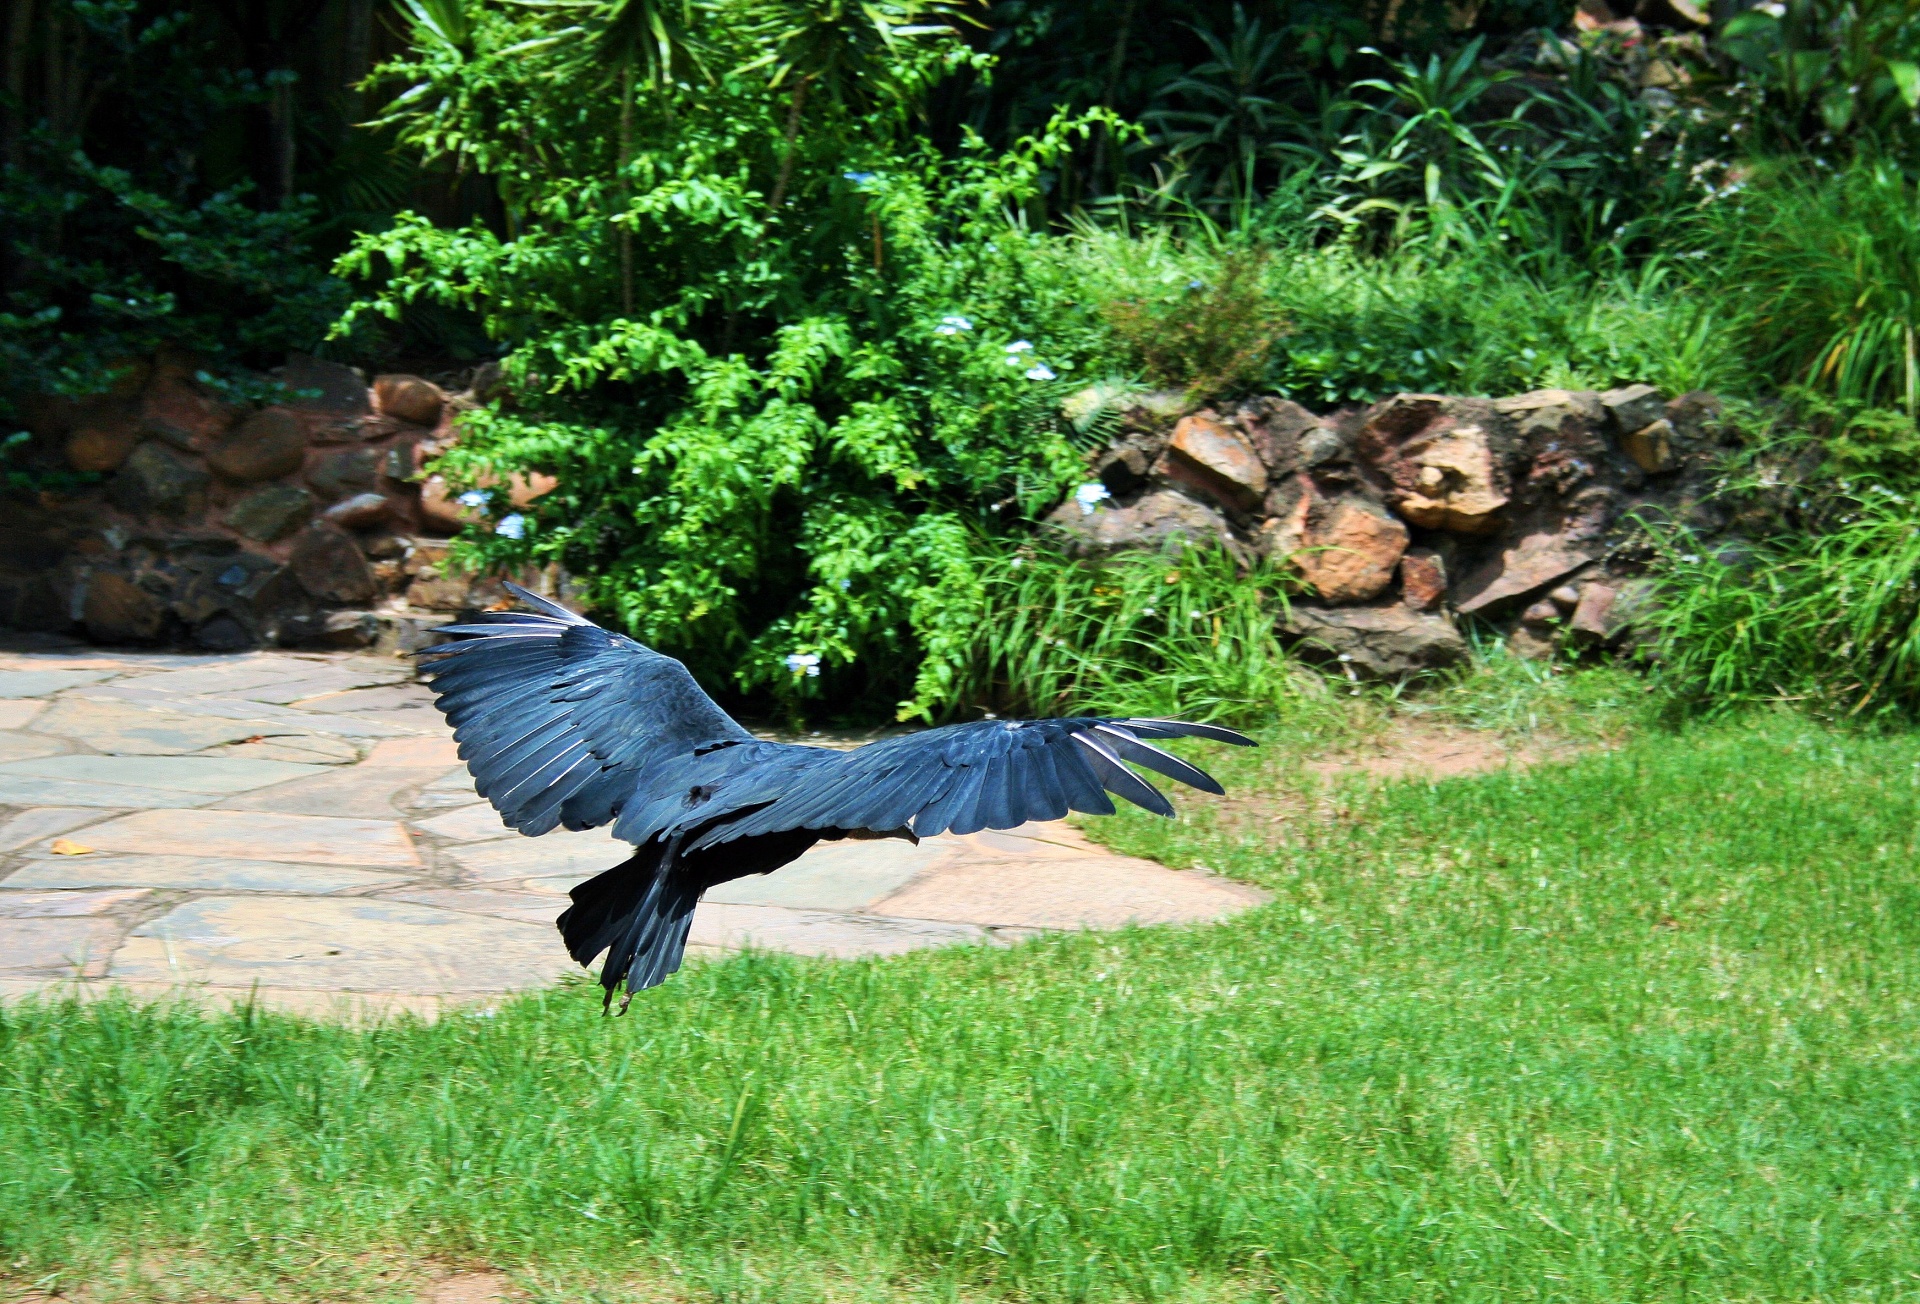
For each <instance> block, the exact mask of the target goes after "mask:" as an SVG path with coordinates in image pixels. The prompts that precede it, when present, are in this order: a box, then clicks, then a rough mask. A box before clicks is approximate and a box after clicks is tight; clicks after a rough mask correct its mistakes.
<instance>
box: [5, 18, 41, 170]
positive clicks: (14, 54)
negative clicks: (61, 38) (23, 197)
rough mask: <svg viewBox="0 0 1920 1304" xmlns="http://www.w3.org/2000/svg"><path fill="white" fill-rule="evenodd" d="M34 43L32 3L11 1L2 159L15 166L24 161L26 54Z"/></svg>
mask: <svg viewBox="0 0 1920 1304" xmlns="http://www.w3.org/2000/svg"><path fill="white" fill-rule="evenodd" d="M32 42H33V0H13V7H12V9H11V10H10V11H9V12H8V14H7V68H6V90H7V104H8V105H9V106H10V107H9V108H8V109H7V125H6V141H5V146H4V150H5V152H4V155H0V157H4V158H5V159H6V161H7V162H8V163H11V164H12V165H13V166H14V167H25V166H26V162H27V119H28V116H29V115H28V111H27V52H28V47H29V46H30V45H31V44H32Z"/></svg>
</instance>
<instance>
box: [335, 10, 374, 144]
mask: <svg viewBox="0 0 1920 1304" xmlns="http://www.w3.org/2000/svg"><path fill="white" fill-rule="evenodd" d="M340 44H341V47H342V48H341V51H340V57H341V60H342V65H341V73H342V77H341V80H342V81H344V82H345V83H346V92H347V96H346V113H345V114H344V115H342V116H343V117H344V119H345V120H344V121H343V122H342V123H341V138H342V140H343V141H344V139H345V138H346V136H347V135H348V133H350V132H352V130H353V128H354V126H355V124H357V123H358V122H359V121H360V120H361V119H362V118H364V117H366V116H367V104H366V101H367V96H366V92H364V91H362V90H361V89H360V83H361V82H362V81H363V80H365V78H366V75H367V71H368V69H369V68H370V67H371V65H372V59H373V0H347V7H346V16H345V17H344V18H343V19H342V21H341V32H340Z"/></svg>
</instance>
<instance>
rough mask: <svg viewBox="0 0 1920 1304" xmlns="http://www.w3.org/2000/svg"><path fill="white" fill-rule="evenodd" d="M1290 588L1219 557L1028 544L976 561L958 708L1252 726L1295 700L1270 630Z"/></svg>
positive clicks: (1257, 568)
mask: <svg viewBox="0 0 1920 1304" xmlns="http://www.w3.org/2000/svg"><path fill="white" fill-rule="evenodd" d="M1289 584H1290V581H1289V580H1288V579H1287V578H1286V577H1285V576H1284V575H1282V574H1281V573H1280V572H1279V571H1277V570H1275V569H1272V568H1271V567H1270V566H1268V564H1267V563H1265V562H1257V563H1255V564H1254V566H1253V567H1252V568H1251V570H1243V569H1242V567H1241V565H1240V563H1239V562H1238V561H1237V560H1236V559H1235V558H1234V557H1233V556H1232V555H1231V554H1230V553H1228V552H1227V551H1225V550H1224V549H1221V548H1200V547H1183V546H1179V545H1175V546H1173V547H1171V548H1169V549H1168V550H1166V551H1163V552H1128V553H1121V554H1118V555H1116V556H1114V557H1111V558H1107V559H1105V560H1102V561H1097V562H1094V561H1087V562H1082V561H1076V560H1073V559H1072V558H1069V557H1066V556H1064V555H1062V554H1061V553H1058V552H1055V551H1053V550H1051V549H1049V548H1047V547H1045V546H1043V545H1040V544H1028V545H1025V546H1023V547H1021V548H1019V549H1017V550H1015V551H1010V552H1007V553H1005V554H1002V555H998V556H992V555H989V556H987V557H985V558H984V559H983V561H982V562H981V564H980V569H979V575H978V587H977V589H976V590H975V595H976V596H975V601H976V605H975V606H974V608H973V609H972V610H971V611H970V612H969V613H968V614H967V617H966V619H965V621H964V625H963V627H964V629H965V631H966V634H965V636H964V637H963V638H962V639H960V640H959V641H958V642H957V644H956V645H955V646H954V647H953V648H952V649H951V650H950V651H949V653H948V657H949V658H950V660H951V662H952V664H953V667H954V671H955V673H954V675H953V677H952V679H951V681H950V682H951V683H952V685H953V699H954V701H955V703H956V704H958V705H959V706H960V707H961V708H962V709H963V710H964V709H967V708H974V709H982V710H984V709H989V708H992V709H996V710H1005V711H1010V712H1019V713H1022V714H1032V715H1042V716H1044V715H1067V714H1072V713H1074V712H1076V711H1100V712H1111V713H1113V714H1116V715H1173V714H1179V715H1181V716H1182V717H1183V718H1186V719H1194V720H1216V721H1227V722H1233V723H1241V724H1249V723H1257V722H1260V721H1262V720H1265V719H1269V718H1271V717H1272V716H1273V715H1275V714H1276V713H1278V712H1280V711H1282V710H1284V709H1285V708H1286V707H1288V706H1289V705H1291V704H1294V703H1296V702H1297V700H1298V684H1297V682H1296V680H1295V679H1294V678H1293V677H1292V675H1291V674H1290V673H1289V671H1290V666H1291V663H1290V661H1289V658H1288V657H1287V655H1286V653H1285V651H1283V650H1282V648H1281V646H1280V642H1279V640H1278V638H1276V637H1275V634H1274V623H1275V621H1276V619H1277V618H1278V617H1279V616H1280V615H1281V614H1283V613H1284V611H1285V608H1286V600H1287V599H1286V594H1287V589H1288V586H1289Z"/></svg>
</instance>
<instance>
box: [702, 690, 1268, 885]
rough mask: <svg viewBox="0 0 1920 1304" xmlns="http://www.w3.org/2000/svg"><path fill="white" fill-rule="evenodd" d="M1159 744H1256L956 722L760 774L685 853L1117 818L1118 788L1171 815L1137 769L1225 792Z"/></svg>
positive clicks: (1201, 729) (1165, 732)
mask: <svg viewBox="0 0 1920 1304" xmlns="http://www.w3.org/2000/svg"><path fill="white" fill-rule="evenodd" d="M1149 738H1210V739H1213V740H1215V741H1219V742H1228V743H1235V744H1239V745H1242V746H1251V745H1252V743H1253V740H1252V739H1251V738H1248V737H1246V736H1245V735H1244V734H1239V733H1235V732H1234V731H1233V730H1231V729H1223V728H1221V727H1220V726H1219V725H1212V724H1192V723H1189V722H1187V721H1184V720H1143V719H1119V718H1111V717H1104V716H1082V717H1077V718H1073V719H1060V720H981V721H977V722H975V723H972V724H961V725H948V726H946V727H945V728H940V729H929V730H927V731H926V732H924V733H916V734H906V735H903V736H901V737H898V738H888V739H885V740H883V741H881V742H877V743H870V744H868V745H867V746H865V747H861V748H858V749H856V750H854V751H851V752H846V753H843V754H841V756H840V757H838V758H835V759H834V761H833V762H832V763H824V762H823V763H818V764H813V765H810V766H808V767H807V769H806V771H805V772H804V774H803V775H795V774H791V773H783V772H780V771H779V770H777V769H775V768H773V767H769V768H767V769H766V770H763V771H760V772H759V774H764V775H765V778H764V779H763V780H760V779H759V778H758V775H757V774H756V773H753V772H749V773H748V774H745V775H742V776H741V777H740V779H739V780H738V781H736V782H735V783H733V784H730V785H729V786H728V788H727V789H726V795H727V797H728V799H729V801H730V803H731V804H732V805H733V806H734V807H735V808H736V809H742V810H744V811H745V812H746V813H744V814H742V815H740V816H738V817H736V818H733V819H730V820H727V821H725V822H722V823H717V824H714V825H712V826H711V827H709V828H707V829H705V830H704V831H702V832H701V833H700V834H699V835H698V836H697V837H695V838H694V839H693V840H692V841H691V842H689V843H688V844H687V849H688V850H689V851H694V850H699V849H701V848H704V847H709V846H715V845H718V844H720V843H723V842H730V841H733V840H734V839H736V838H742V837H753V836H757V835H761V834H768V833H779V832H785V831H788V830H793V829H834V828H837V829H870V830H873V831H874V832H880V833H884V832H890V831H895V830H902V829H905V830H910V831H911V832H913V833H914V834H915V835H916V836H919V837H930V836H932V835H933V834H936V833H943V832H953V833H973V832H977V831H978V830H980V829H1010V828H1016V827H1018V826H1019V825H1021V824H1024V823H1026V822H1027V821H1028V820H1057V819H1060V818H1062V817H1063V816H1065V815H1066V813H1067V812H1068V811H1070V810H1077V811H1084V812H1086V813H1087V814H1090V815H1111V814H1113V809H1114V807H1113V802H1112V800H1111V799H1110V798H1109V797H1108V796H1107V794H1108V793H1113V794H1115V795H1117V796H1120V797H1124V798H1125V799H1127V800H1128V801H1131V802H1132V803H1134V804H1135V805H1136V806H1142V807H1144V808H1146V809H1147V810H1150V811H1152V812H1154V813H1155V814H1157V815H1172V814H1173V806H1172V804H1171V803H1169V802H1168V801H1167V799H1166V798H1165V797H1164V796H1162V795H1161V793H1160V791H1159V790H1158V789H1157V788H1155V787H1154V786H1153V785H1152V784H1150V783H1148V782H1147V781H1146V780H1144V779H1142V778H1141V777H1140V776H1139V775H1137V774H1135V773H1134V772H1133V771H1132V770H1131V769H1129V768H1128V767H1127V764H1126V763H1127V762H1132V763H1133V764H1135V765H1140V766H1143V767H1145V768H1147V769H1150V770H1155V771H1157V772H1159V773H1161V774H1164V775H1166V776H1167V777H1169V778H1172V779H1177V780H1179V781H1180V782H1182V783H1185V784H1188V785H1190V786H1192V787H1195V788H1199V789H1201V790H1202V791H1204V792H1212V793H1218V792H1221V791H1222V789H1221V787H1220V785H1219V784H1218V783H1216V782H1215V781H1214V779H1213V778H1212V776H1211V775H1209V774H1207V773H1206V772H1205V771H1204V770H1201V769H1199V768H1198V767H1196V766H1193V765H1189V764H1188V763H1187V762H1186V761H1183V760H1181V759H1180V758H1179V757H1177V756H1174V755H1173V754H1172V753H1170V752H1165V751H1162V750H1161V749H1159V748H1158V747H1155V746H1153V745H1152V744H1151V743H1149V742H1147V741H1145V740H1146V739H1149ZM756 780H758V781H759V783H760V785H761V786H760V787H759V788H758V789H756V787H755V784H756Z"/></svg>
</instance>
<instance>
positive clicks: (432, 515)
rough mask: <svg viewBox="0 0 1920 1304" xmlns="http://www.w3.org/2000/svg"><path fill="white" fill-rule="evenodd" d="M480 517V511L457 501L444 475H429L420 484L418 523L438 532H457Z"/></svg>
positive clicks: (457, 498) (456, 496) (457, 497)
mask: <svg viewBox="0 0 1920 1304" xmlns="http://www.w3.org/2000/svg"><path fill="white" fill-rule="evenodd" d="M479 519H481V517H480V513H479V512H478V511H477V510H475V509H474V508H472V507H468V506H467V505H466V504H465V503H462V502H460V501H459V496H458V495H457V494H455V493H453V491H452V490H450V489H449V488H448V487H447V479H446V477H445V476H440V475H430V476H428V477H427V478H426V480H425V481H424V482H422V483H421V485H420V524H421V525H422V526H424V527H425V528H427V529H429V530H433V531H435V532H437V533H440V534H455V533H458V532H459V530H460V527H461V526H463V525H467V524H469V523H470V522H473V521H477V520H479Z"/></svg>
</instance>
